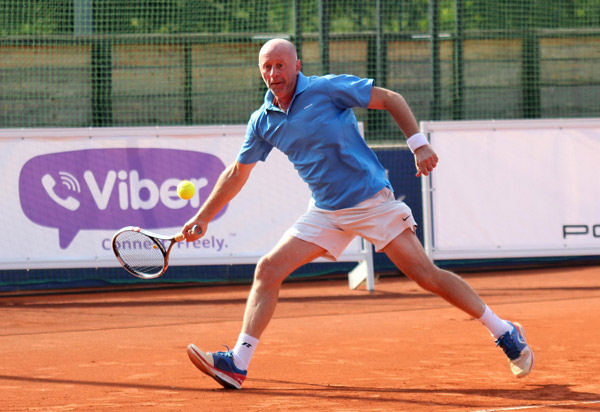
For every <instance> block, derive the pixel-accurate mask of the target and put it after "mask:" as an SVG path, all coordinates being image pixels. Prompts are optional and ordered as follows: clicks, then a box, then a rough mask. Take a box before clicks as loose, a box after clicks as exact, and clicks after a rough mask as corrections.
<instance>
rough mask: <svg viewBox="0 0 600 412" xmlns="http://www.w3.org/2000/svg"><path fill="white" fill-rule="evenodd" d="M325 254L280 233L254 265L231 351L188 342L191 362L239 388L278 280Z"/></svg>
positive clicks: (274, 299) (269, 313)
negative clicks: (212, 350)
mask: <svg viewBox="0 0 600 412" xmlns="http://www.w3.org/2000/svg"><path fill="white" fill-rule="evenodd" d="M325 253H326V251H325V249H323V248H321V247H320V246H317V245H315V244H313V243H310V242H306V241H304V240H300V239H298V238H295V237H292V236H284V237H283V238H282V239H281V240H280V241H279V243H278V244H277V245H276V246H275V247H274V248H273V249H272V250H271V251H270V252H269V253H268V254H267V255H265V256H264V257H262V258H261V259H260V261H259V262H258V264H257V265H256V269H255V271H254V282H253V284H252V288H251V289H250V295H249V296H248V301H247V303H246V311H245V313H244V322H243V326H242V333H241V334H240V337H239V338H238V342H237V344H236V346H235V347H234V349H233V351H227V352H216V353H211V352H203V351H201V350H200V349H198V348H197V347H196V346H194V345H189V346H188V356H189V357H190V360H191V361H192V362H193V363H194V365H196V367H197V368H198V369H200V370H201V371H202V372H204V373H206V374H207V375H209V376H210V377H212V378H213V379H215V380H216V381H217V382H219V384H221V385H222V386H224V387H225V388H235V389H240V388H241V387H242V383H243V382H244V380H245V378H246V370H247V368H248V363H249V362H250V358H251V357H252V354H253V353H254V349H255V348H256V345H257V343H258V339H259V338H260V336H261V335H262V333H263V331H264V330H265V329H266V327H267V325H268V324H269V321H270V320H271V318H272V317H273V313H274V312H275V307H276V306H277V300H278V299H279V289H280V287H281V283H282V282H283V281H284V279H285V278H286V277H288V276H289V274H290V273H292V272H293V271H294V270H295V269H297V268H299V267H300V266H302V265H304V264H306V263H309V262H312V261H313V260H315V259H316V258H318V257H320V256H322V255H324V254H325Z"/></svg>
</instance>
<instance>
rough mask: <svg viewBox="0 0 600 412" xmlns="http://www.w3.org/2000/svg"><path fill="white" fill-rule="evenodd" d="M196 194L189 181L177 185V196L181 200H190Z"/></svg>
mask: <svg viewBox="0 0 600 412" xmlns="http://www.w3.org/2000/svg"><path fill="white" fill-rule="evenodd" d="M195 193H196V188H195V187H194V184H193V183H192V182H190V181H189V180H182V181H181V182H179V184H178V185H177V195H178V196H179V197H180V198H182V199H186V200H187V199H191V198H192V197H194V194H195Z"/></svg>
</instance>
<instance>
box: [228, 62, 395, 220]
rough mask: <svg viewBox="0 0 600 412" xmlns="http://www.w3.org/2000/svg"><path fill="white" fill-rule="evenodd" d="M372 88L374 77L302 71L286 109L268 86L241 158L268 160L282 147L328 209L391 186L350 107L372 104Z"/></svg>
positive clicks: (317, 200) (247, 161)
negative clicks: (304, 72)
mask: <svg viewBox="0 0 600 412" xmlns="http://www.w3.org/2000/svg"><path fill="white" fill-rule="evenodd" d="M372 87H373V80H372V79H362V78H359V77H356V76H351V75H340V76H334V75H327V76H311V77H306V76H304V75H303V74H302V73H299V74H298V81H297V84H296V91H295V93H294V97H293V99H292V102H291V104H290V107H289V108H288V111H287V112H284V111H282V110H281V109H279V108H278V107H277V106H275V105H274V104H273V97H274V96H273V94H272V93H271V91H267V93H266V95H265V101H264V103H263V105H262V106H261V107H260V108H259V109H258V110H257V111H255V112H254V113H253V114H252V116H250V120H249V121H248V127H247V129H246V139H245V141H244V144H243V145H242V148H241V150H240V152H239V154H238V161H239V162H240V163H244V164H251V163H255V162H257V161H259V160H260V161H264V160H265V159H266V158H267V156H268V154H269V153H270V152H271V150H272V149H273V147H276V148H278V149H279V150H281V151H282V152H283V153H284V154H285V155H286V156H287V157H288V159H289V160H290V161H291V162H292V163H293V164H294V167H295V168H296V170H297V171H298V174H299V175H300V177H301V178H302V179H303V180H304V181H305V182H306V183H307V184H308V186H309V188H310V190H311V191H312V195H313V198H314V200H315V204H316V206H317V207H320V208H322V209H326V210H338V209H344V208H348V207H352V206H355V205H356V204H358V203H360V202H362V201H363V200H366V199H368V198H370V197H372V196H373V195H375V194H376V193H377V192H379V191H380V190H381V189H383V188H384V187H389V188H390V189H391V184H390V182H389V181H388V179H387V177H386V172H385V169H384V168H383V166H382V165H381V163H380V162H379V160H378V159H377V156H376V155H375V153H374V152H373V151H372V150H371V149H370V148H369V147H368V146H367V144H366V143H365V141H364V139H363V138H362V136H361V134H360V131H359V129H358V123H357V121H356V117H355V116H354V112H353V111H352V108H353V107H367V106H368V105H369V101H370V100H371V88H372Z"/></svg>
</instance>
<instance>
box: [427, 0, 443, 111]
mask: <svg viewBox="0 0 600 412" xmlns="http://www.w3.org/2000/svg"><path fill="white" fill-rule="evenodd" d="M439 26H440V12H439V1H438V0H429V33H430V35H431V89H432V93H431V99H432V101H431V119H432V120H440V119H441V113H442V99H441V98H442V91H441V69H440V38H439V30H440V27H439Z"/></svg>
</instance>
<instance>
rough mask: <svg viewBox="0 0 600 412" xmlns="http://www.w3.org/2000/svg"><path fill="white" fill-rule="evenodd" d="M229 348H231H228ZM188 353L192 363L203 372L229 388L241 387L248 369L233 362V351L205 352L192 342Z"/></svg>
mask: <svg viewBox="0 0 600 412" xmlns="http://www.w3.org/2000/svg"><path fill="white" fill-rule="evenodd" d="M228 349H229V348H228ZM187 354H188V356H189V357H190V360H191V361H192V363H193V364H194V365H195V366H196V367H197V368H198V369H200V370H201V371H202V372H204V373H205V374H207V375H208V376H210V377H211V378H213V379H214V380H216V381H217V382H219V384H220V385H221V386H223V387H224V388H227V389H241V388H242V383H244V380H246V373H247V371H244V370H241V369H238V368H237V367H236V366H235V364H234V363H233V352H231V351H230V350H227V351H226V352H214V353H212V352H203V351H201V350H200V349H198V348H197V347H196V345H193V344H190V345H188V347H187Z"/></svg>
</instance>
